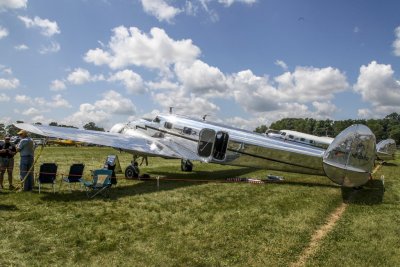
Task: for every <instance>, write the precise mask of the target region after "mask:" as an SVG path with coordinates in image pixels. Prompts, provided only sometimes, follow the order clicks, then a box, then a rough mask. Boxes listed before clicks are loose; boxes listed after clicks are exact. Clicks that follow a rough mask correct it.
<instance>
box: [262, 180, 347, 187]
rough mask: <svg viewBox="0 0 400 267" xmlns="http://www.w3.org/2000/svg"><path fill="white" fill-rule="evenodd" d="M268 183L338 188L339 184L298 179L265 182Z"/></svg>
mask: <svg viewBox="0 0 400 267" xmlns="http://www.w3.org/2000/svg"><path fill="white" fill-rule="evenodd" d="M267 183H270V184H281V185H294V186H305V187H327V188H340V186H339V185H335V184H323V183H318V182H300V181H277V182H275V181H271V182H267Z"/></svg>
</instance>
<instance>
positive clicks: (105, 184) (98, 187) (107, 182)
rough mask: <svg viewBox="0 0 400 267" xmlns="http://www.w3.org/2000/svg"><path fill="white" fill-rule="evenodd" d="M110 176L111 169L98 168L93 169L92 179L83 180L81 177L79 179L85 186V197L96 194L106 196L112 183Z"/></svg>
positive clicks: (92, 196) (91, 196)
mask: <svg viewBox="0 0 400 267" xmlns="http://www.w3.org/2000/svg"><path fill="white" fill-rule="evenodd" d="M111 176H112V171H111V170H106V169H99V170H94V171H93V179H92V181H85V180H84V179H81V180H80V181H81V182H82V184H83V185H84V186H85V189H86V195H87V197H88V198H94V197H95V196H96V195H98V194H101V195H104V196H107V197H108V196H109V189H110V187H111V185H112V184H111Z"/></svg>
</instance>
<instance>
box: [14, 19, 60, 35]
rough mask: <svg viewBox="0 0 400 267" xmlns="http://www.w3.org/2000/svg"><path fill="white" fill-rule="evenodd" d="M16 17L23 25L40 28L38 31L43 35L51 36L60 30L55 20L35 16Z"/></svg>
mask: <svg viewBox="0 0 400 267" xmlns="http://www.w3.org/2000/svg"><path fill="white" fill-rule="evenodd" d="M18 18H19V19H20V20H21V21H22V22H23V23H24V24H25V27H27V28H38V29H40V33H41V34H42V35H44V36H53V35H54V34H59V33H60V32H61V31H60V29H59V28H58V25H57V22H55V21H50V20H48V19H42V18H40V17H37V16H36V17H34V18H33V19H31V18H29V17H25V16H18Z"/></svg>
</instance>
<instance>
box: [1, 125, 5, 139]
mask: <svg viewBox="0 0 400 267" xmlns="http://www.w3.org/2000/svg"><path fill="white" fill-rule="evenodd" d="M5 135H6V125H5V124H4V123H0V138H4V136H5Z"/></svg>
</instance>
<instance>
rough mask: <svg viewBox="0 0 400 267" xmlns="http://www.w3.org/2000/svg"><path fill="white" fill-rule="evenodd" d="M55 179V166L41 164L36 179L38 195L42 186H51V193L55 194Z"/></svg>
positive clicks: (52, 164)
mask: <svg viewBox="0 0 400 267" xmlns="http://www.w3.org/2000/svg"><path fill="white" fill-rule="evenodd" d="M56 177H57V164H55V163H42V165H40V170H39V176H38V177H37V180H38V183H39V194H40V188H41V185H42V184H51V185H52V186H53V193H55V192H56V189H55V183H56Z"/></svg>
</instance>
